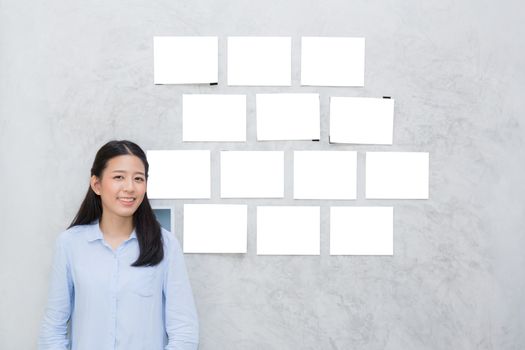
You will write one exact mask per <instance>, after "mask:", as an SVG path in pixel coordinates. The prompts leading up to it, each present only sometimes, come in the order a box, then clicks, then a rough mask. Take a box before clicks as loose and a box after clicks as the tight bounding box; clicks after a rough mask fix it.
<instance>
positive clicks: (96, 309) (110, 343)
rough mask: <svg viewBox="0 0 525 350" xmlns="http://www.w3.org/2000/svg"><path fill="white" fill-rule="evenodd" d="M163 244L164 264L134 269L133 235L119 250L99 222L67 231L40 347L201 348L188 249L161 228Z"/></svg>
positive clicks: (55, 262) (58, 256)
mask: <svg viewBox="0 0 525 350" xmlns="http://www.w3.org/2000/svg"><path fill="white" fill-rule="evenodd" d="M162 238H163V240H164V259H163V260H162V262H161V263H159V264H158V265H156V266H146V267H144V266H141V267H132V266H130V265H131V264H132V263H133V262H134V261H135V260H136V259H137V257H138V255H139V246H138V241H137V235H136V233H135V230H133V232H132V233H131V235H130V237H129V238H128V239H127V240H126V241H125V242H123V243H122V244H121V245H120V246H119V247H118V248H117V249H116V250H113V249H112V248H111V246H110V245H109V244H107V243H106V241H105V240H104V237H103V235H102V231H101V230H100V227H99V223H98V220H96V221H94V222H93V223H92V224H90V225H79V226H74V227H72V228H70V229H68V230H66V231H64V232H62V233H61V234H60V235H59V236H58V238H57V239H56V243H55V256H54V260H53V266H52V269H51V284H50V287H49V298H48V303H47V307H46V310H45V315H44V319H43V321H42V326H41V330H40V335H39V339H38V348H39V349H40V350H44V349H45V350H51V349H52V350H59V349H60V350H63V349H70V346H71V349H72V350H116V349H121V350H161V349H165V350H168V349H172V350H175V349H177V350H183V349H184V350H190V349H192V350H194V349H197V348H198V342H199V323H198V317H197V311H196V308H195V303H194V300H193V294H192V291H191V286H190V283H189V280H188V275H187V272H186V266H185V263H184V257H183V253H182V249H181V247H180V244H179V242H178V240H177V238H176V237H175V236H174V235H173V234H171V233H170V232H169V231H166V230H165V229H162ZM70 318H71V320H70ZM68 320H70V322H71V339H69V337H67V326H68Z"/></svg>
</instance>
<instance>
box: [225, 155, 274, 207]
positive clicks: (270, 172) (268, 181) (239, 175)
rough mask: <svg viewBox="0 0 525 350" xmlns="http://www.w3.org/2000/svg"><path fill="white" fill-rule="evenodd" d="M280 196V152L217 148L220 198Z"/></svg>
mask: <svg viewBox="0 0 525 350" xmlns="http://www.w3.org/2000/svg"><path fill="white" fill-rule="evenodd" d="M283 197H284V152H283V151H221V198H283Z"/></svg>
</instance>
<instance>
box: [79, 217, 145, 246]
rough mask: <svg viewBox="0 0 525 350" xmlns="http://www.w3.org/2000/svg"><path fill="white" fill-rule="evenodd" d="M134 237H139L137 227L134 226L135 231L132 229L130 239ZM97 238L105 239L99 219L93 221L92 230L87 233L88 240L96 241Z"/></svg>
mask: <svg viewBox="0 0 525 350" xmlns="http://www.w3.org/2000/svg"><path fill="white" fill-rule="evenodd" d="M132 238H135V239H137V233H136V231H135V228H133V231H131V235H129V238H128V240H130V239H132ZM97 239H104V235H103V233H102V231H101V230H100V226H99V220H98V219H96V220H95V221H93V222H92V223H91V224H90V230H89V233H88V235H87V240H88V242H93V241H96V240H97Z"/></svg>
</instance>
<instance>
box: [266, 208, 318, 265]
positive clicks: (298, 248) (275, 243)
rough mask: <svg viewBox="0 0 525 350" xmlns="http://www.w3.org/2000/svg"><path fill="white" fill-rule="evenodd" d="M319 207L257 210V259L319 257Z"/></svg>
mask: <svg viewBox="0 0 525 350" xmlns="http://www.w3.org/2000/svg"><path fill="white" fill-rule="evenodd" d="M320 222H321V221H320V207H316V206H258V207H257V255H320V240H321V238H320V237H321V236H320V231H321V224H320Z"/></svg>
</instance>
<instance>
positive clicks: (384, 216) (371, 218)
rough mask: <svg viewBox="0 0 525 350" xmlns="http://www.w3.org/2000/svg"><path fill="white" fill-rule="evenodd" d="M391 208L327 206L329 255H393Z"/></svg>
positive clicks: (392, 215) (392, 209)
mask: <svg viewBox="0 0 525 350" xmlns="http://www.w3.org/2000/svg"><path fill="white" fill-rule="evenodd" d="M393 227H394V208H393V207H331V208H330V255H393V254H394V228H393Z"/></svg>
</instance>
